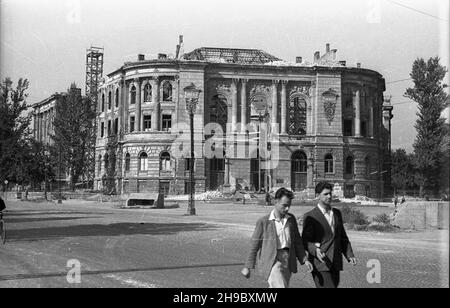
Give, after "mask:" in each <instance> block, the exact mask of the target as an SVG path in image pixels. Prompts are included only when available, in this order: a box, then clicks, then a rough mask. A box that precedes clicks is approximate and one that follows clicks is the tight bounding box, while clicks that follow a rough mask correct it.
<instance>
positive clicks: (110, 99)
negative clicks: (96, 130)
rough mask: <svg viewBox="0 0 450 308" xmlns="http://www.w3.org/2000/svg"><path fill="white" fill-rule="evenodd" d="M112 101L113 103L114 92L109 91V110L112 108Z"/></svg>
mask: <svg viewBox="0 0 450 308" xmlns="http://www.w3.org/2000/svg"><path fill="white" fill-rule="evenodd" d="M111 103H112V93H111V91H109V92H108V110H110V109H111Z"/></svg>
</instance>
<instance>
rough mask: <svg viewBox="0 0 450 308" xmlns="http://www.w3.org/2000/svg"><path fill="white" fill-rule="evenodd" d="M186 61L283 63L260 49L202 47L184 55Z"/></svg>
mask: <svg viewBox="0 0 450 308" xmlns="http://www.w3.org/2000/svg"><path fill="white" fill-rule="evenodd" d="M183 59H185V60H197V61H207V62H214V63H236V64H266V63H270V62H277V61H282V60H281V59H279V58H277V57H275V56H272V55H270V54H268V53H266V52H264V51H262V50H258V49H235V48H211V47H201V48H197V49H195V50H193V51H191V52H189V53H186V54H184V56H183Z"/></svg>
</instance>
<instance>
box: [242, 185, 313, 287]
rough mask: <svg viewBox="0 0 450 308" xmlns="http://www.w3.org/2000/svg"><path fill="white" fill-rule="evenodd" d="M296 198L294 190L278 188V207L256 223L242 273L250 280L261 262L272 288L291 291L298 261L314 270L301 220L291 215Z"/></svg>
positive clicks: (276, 196) (261, 270) (262, 271)
mask: <svg viewBox="0 0 450 308" xmlns="http://www.w3.org/2000/svg"><path fill="white" fill-rule="evenodd" d="M293 198H294V194H293V193H292V192H291V191H289V190H287V189H286V188H280V189H278V190H277V192H276V193H275V208H274V209H273V211H272V212H271V213H270V214H269V215H266V216H264V217H262V218H260V219H259V220H258V222H257V223H256V228H255V232H254V233H253V236H252V242H251V247H250V254H249V256H248V259H247V262H246V263H245V267H244V268H243V269H242V271H241V272H242V274H243V275H244V276H245V277H246V278H249V277H250V269H253V268H255V263H258V269H259V272H260V273H261V274H262V275H263V277H264V278H265V279H267V282H268V283H269V287H271V288H288V287H289V280H290V279H291V275H292V273H296V272H297V260H298V261H299V262H300V264H305V265H306V266H307V267H308V271H309V272H311V271H312V269H313V267H312V264H311V263H310V262H309V261H308V254H307V252H306V251H305V249H304V247H303V242H302V239H301V237H300V232H299V231H298V226H297V220H296V219H295V216H294V215H292V214H289V213H288V211H289V208H290V206H291V203H292V199H293ZM258 253H259V254H258ZM257 256H259V257H258V260H257Z"/></svg>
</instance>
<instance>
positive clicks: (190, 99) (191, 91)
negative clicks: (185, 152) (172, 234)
mask: <svg viewBox="0 0 450 308" xmlns="http://www.w3.org/2000/svg"><path fill="white" fill-rule="evenodd" d="M200 92H201V90H200V89H198V88H197V87H196V86H195V85H194V84H193V83H191V84H190V85H189V86H187V87H186V88H184V98H185V100H186V112H187V113H188V114H189V122H190V131H191V161H190V164H189V203H188V213H187V214H188V215H196V213H195V201H194V190H195V184H194V113H195V112H196V110H197V104H198V98H199V96H200Z"/></svg>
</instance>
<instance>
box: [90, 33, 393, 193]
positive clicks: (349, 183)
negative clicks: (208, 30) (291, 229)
mask: <svg viewBox="0 0 450 308" xmlns="http://www.w3.org/2000/svg"><path fill="white" fill-rule="evenodd" d="M336 52H337V51H336V49H330V47H329V44H327V45H326V51H325V54H323V55H322V56H321V55H320V53H319V52H316V53H315V55H314V60H313V61H311V62H308V61H304V60H303V59H302V58H301V57H297V58H296V60H295V61H293V62H292V63H290V62H287V61H283V60H281V59H278V58H277V57H275V56H272V55H270V54H267V53H265V52H263V51H261V50H255V49H229V48H198V49H196V50H194V51H192V52H189V53H184V52H183V42H182V37H180V44H179V45H177V52H176V55H174V56H172V57H170V56H167V55H165V54H159V55H158V57H155V58H153V59H146V58H145V56H144V55H138V59H137V61H133V62H126V63H125V64H124V65H123V66H122V67H120V68H119V69H117V70H115V71H113V72H111V73H110V74H108V75H107V77H106V78H105V79H104V82H103V83H102V84H101V86H100V89H99V100H98V101H99V106H98V111H99V115H98V118H97V125H98V136H97V142H96V157H97V158H96V168H95V169H96V179H95V180H96V185H97V188H98V189H102V188H103V187H104V186H105V183H106V181H108V180H109V181H113V183H114V186H115V189H116V191H117V192H119V193H131V192H162V193H165V194H184V193H188V191H189V168H190V166H191V159H190V158H189V157H190V156H189V151H186V150H189V149H190V147H189V140H190V139H189V115H188V113H187V112H186V108H185V105H186V101H185V98H184V89H185V88H186V87H188V86H191V85H194V86H195V87H197V88H198V89H200V90H201V93H200V97H199V100H198V107H197V111H196V112H195V115H194V132H195V134H194V135H195V137H194V140H195V160H194V163H193V165H194V170H195V190H196V192H204V191H206V190H216V189H222V188H223V189H230V190H233V189H235V188H243V189H248V190H250V191H264V190H267V189H271V188H273V187H281V186H284V187H290V188H292V190H294V191H296V192H299V193H303V194H304V195H305V196H308V197H313V196H314V187H315V184H316V183H317V182H318V181H322V180H326V181H329V182H331V183H333V184H334V185H335V193H336V194H337V195H338V196H341V197H342V196H346V197H351V196H353V195H355V194H358V195H366V196H369V197H376V198H379V197H381V196H382V195H383V192H384V190H385V186H388V185H389V182H390V181H389V178H390V166H389V151H390V121H391V118H392V106H391V105H390V102H389V101H385V100H384V96H383V92H384V91H385V81H384V79H383V77H382V75H380V74H379V73H378V72H376V71H373V70H369V69H364V68H361V66H360V65H359V64H358V65H356V66H355V67H349V66H347V65H346V62H345V61H337V60H336ZM210 123H217V124H216V125H213V126H211V125H212V124H210ZM205 127H206V129H205ZM211 136H213V137H214V138H217V139H211V138H213V137H211ZM222 136H223V137H224V138H223V140H225V141H224V143H226V145H222V143H221V142H220V141H219V140H220V138H218V137H222ZM180 140H184V141H182V142H180ZM211 140H216V141H215V142H211ZM267 140H268V142H266V141H267ZM262 146H263V147H264V148H262ZM211 148H212V149H213V153H216V154H217V155H216V156H214V157H211V155H206V154H205V152H210V150H211ZM205 149H206V151H205ZM183 151H184V152H183ZM275 151H276V153H275ZM180 152H182V153H185V154H186V155H185V154H181V155H180ZM218 153H219V154H218Z"/></svg>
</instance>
